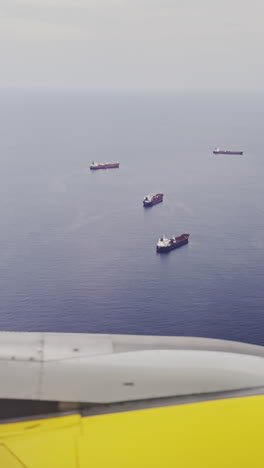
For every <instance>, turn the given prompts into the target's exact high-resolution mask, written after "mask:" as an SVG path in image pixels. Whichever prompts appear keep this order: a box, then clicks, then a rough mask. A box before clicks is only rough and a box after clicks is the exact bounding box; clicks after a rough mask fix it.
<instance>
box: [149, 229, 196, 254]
mask: <svg viewBox="0 0 264 468" xmlns="http://www.w3.org/2000/svg"><path fill="white" fill-rule="evenodd" d="M189 237H190V234H187V233H185V234H182V235H181V236H178V237H173V238H172V239H166V237H164V236H163V237H161V238H160V239H159V240H158V243H157V252H161V253H163V252H169V251H170V250H173V249H177V248H178V247H181V246H182V245H184V244H188V242H189Z"/></svg>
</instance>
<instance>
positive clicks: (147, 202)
mask: <svg viewBox="0 0 264 468" xmlns="http://www.w3.org/2000/svg"><path fill="white" fill-rule="evenodd" d="M162 201H163V193H157V194H156V195H148V196H147V197H145V198H144V200H143V205H144V206H153V205H156V204H157V203H161V202H162Z"/></svg>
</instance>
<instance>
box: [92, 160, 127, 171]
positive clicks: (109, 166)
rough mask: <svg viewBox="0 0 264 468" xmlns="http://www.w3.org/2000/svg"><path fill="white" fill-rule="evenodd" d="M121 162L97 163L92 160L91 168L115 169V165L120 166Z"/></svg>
mask: <svg viewBox="0 0 264 468" xmlns="http://www.w3.org/2000/svg"><path fill="white" fill-rule="evenodd" d="M119 164H120V163H119V162H116V163H96V162H94V161H93V162H92V164H91V165H90V169H92V170H96V169H113V168H115V167H119Z"/></svg>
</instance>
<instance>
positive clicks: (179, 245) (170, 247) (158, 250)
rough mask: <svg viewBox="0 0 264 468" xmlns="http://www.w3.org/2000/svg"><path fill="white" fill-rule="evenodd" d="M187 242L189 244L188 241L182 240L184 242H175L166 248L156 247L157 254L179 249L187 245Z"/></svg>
mask: <svg viewBox="0 0 264 468" xmlns="http://www.w3.org/2000/svg"><path fill="white" fill-rule="evenodd" d="M188 242H189V239H184V240H182V241H180V242H176V243H175V244H173V245H170V246H168V247H158V246H157V252H159V253H166V252H170V251H171V250H174V249H178V248H179V247H181V246H182V245H184V244H188Z"/></svg>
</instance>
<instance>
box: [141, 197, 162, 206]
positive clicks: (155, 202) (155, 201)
mask: <svg viewBox="0 0 264 468" xmlns="http://www.w3.org/2000/svg"><path fill="white" fill-rule="evenodd" d="M162 201H163V199H162V198H160V199H159V200H154V201H151V202H145V201H144V202H143V205H144V206H145V208H148V207H149V206H153V205H157V203H161V202H162Z"/></svg>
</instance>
